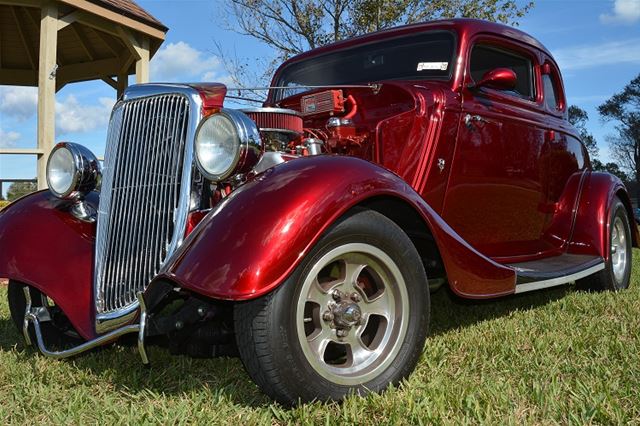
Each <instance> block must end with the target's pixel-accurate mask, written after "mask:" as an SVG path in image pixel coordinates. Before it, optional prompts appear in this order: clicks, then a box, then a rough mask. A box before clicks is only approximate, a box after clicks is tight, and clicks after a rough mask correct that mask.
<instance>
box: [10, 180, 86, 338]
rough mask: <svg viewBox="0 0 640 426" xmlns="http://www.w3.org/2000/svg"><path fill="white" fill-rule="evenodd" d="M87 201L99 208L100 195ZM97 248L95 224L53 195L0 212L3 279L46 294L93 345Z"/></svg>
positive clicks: (31, 198) (36, 197)
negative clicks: (95, 244)
mask: <svg viewBox="0 0 640 426" xmlns="http://www.w3.org/2000/svg"><path fill="white" fill-rule="evenodd" d="M87 200H88V201H89V202H90V203H91V204H93V205H94V207H95V206H97V204H98V195H97V193H95V192H94V193H91V194H89V196H88V197H87ZM94 242H95V224H91V223H86V222H82V221H80V220H78V219H76V218H75V217H73V216H72V215H71V214H70V213H68V212H67V211H66V208H65V202H63V201H61V200H60V199H58V198H56V197H54V196H53V195H52V194H51V193H50V192H49V191H41V192H36V193H35V194H31V195H29V196H27V197H24V198H22V199H20V200H19V201H16V202H15V203H13V204H11V205H9V206H8V207H6V208H5V209H4V210H3V211H1V212H0V277H3V278H9V279H12V280H16V281H20V282H23V283H25V284H29V285H31V286H33V287H35V288H37V289H38V290H40V291H41V292H43V293H45V294H46V295H47V296H49V297H50V298H51V299H52V300H53V301H54V302H55V303H56V305H57V306H59V307H60V309H62V310H63V311H64V313H65V314H66V315H67V317H68V318H69V320H70V321H71V323H72V324H73V326H74V327H75V328H76V330H77V331H78V333H80V334H81V335H82V337H84V338H85V339H91V338H93V337H95V329H94V322H93V321H94V307H93V290H92V289H93V285H92V283H93V248H94Z"/></svg>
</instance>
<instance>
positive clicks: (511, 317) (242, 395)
mask: <svg viewBox="0 0 640 426" xmlns="http://www.w3.org/2000/svg"><path fill="white" fill-rule="evenodd" d="M634 256H635V265H636V266H635V268H634V271H633V277H632V285H631V289H630V290H628V291H624V292H621V293H618V294H613V293H602V294H587V293H582V292H577V291H575V290H574V289H573V288H572V287H563V288H558V289H553V290H547V291H544V290H543V291H540V292H536V293H530V294H526V295H522V296H517V297H509V298H505V299H502V300H497V301H491V302H482V303H472V304H470V303H467V302H464V301H461V300H459V299H455V298H454V297H452V296H450V295H449V294H448V293H447V292H446V291H445V290H440V291H439V292H437V293H436V294H434V295H433V301H432V305H433V307H432V310H433V317H432V331H431V336H430V338H429V339H428V340H427V344H426V347H425V349H424V353H423V355H422V359H421V361H420V363H419V365H418V368H417V370H416V372H415V373H414V374H413V375H412V376H411V377H410V378H409V379H408V381H407V382H406V383H404V384H403V385H402V386H400V387H399V388H397V389H391V390H389V391H388V392H385V393H384V394H383V395H371V396H368V397H365V398H361V397H351V398H349V399H348V400H347V401H345V402H344V403H343V404H320V403H315V404H308V405H302V406H300V407H297V408H295V409H285V408H282V407H280V406H278V405H276V404H273V403H271V402H270V401H269V400H268V399H267V398H265V397H264V396H263V395H262V394H261V393H260V391H259V390H258V389H257V388H256V386H255V385H253V383H252V382H251V380H250V379H249V377H248V376H247V375H246V374H245V372H244V370H243V368H242V365H241V363H240V361H239V360H238V359H212V360H194V359H190V358H186V357H173V356H171V355H169V354H168V353H167V352H166V351H164V350H161V349H155V348H152V349H151V350H150V356H151V360H152V363H153V366H152V367H151V368H150V369H145V368H144V367H142V365H141V364H140V362H139V358H138V354H137V353H136V352H135V349H134V348H133V347H128V346H111V347H109V348H106V349H104V350H101V351H97V352H94V353H91V354H88V355H84V356H80V357H78V358H75V359H73V360H67V361H54V360H50V359H46V358H44V357H42V356H39V355H38V354H36V353H35V352H34V351H33V350H31V349H25V348H24V346H23V343H22V338H21V336H20V335H19V334H18V333H17V331H16V330H15V328H14V326H13V324H12V323H11V320H10V319H9V313H8V308H7V304H6V288H5V287H2V286H0V401H1V403H0V423H2V424H6V423H33V422H37V423H56V424H58V423H64V424H85V423H104V424H110V423H119V424H122V423H127V424H130V423H136V424H138V423H163V424H173V423H194V422H201V423H232V424H240V423H242V424H274V423H275V424H280V423H295V424H300V423H302V424H305V423H324V424H337V423H343V424H356V423H357V424H381V423H387V424H429V423H455V424H459V423H468V424H476V423H478V422H488V423H494V424H495V423H500V424H503V423H511V424H521V423H536V424H537V423H545V424H548V423H563V424H564V423H575V424H584V423H616V424H621V423H628V422H631V423H635V424H640V252H638V251H636V252H635V253H634Z"/></svg>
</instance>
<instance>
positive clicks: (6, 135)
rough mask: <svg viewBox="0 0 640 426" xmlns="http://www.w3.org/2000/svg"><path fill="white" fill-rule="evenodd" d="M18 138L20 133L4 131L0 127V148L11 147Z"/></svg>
mask: <svg viewBox="0 0 640 426" xmlns="http://www.w3.org/2000/svg"><path fill="white" fill-rule="evenodd" d="M18 139H20V133H18V132H13V131H11V130H9V131H5V130H3V129H2V128H1V127H0V148H11V147H13V146H15V144H16V142H17V141H18Z"/></svg>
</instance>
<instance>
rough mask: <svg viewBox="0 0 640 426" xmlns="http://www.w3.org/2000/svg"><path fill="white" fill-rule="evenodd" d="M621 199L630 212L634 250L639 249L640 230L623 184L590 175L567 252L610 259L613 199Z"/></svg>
mask: <svg viewBox="0 0 640 426" xmlns="http://www.w3.org/2000/svg"><path fill="white" fill-rule="evenodd" d="M616 196H617V197H618V198H620V199H621V201H622V203H623V204H624V205H625V207H626V208H627V213H628V215H629V223H630V225H631V234H632V237H633V246H634V247H638V244H639V242H640V238H639V237H638V227H637V225H636V222H635V219H634V217H633V212H632V210H631V200H630V199H629V195H628V193H627V190H626V188H625V186H624V184H623V183H622V182H621V181H620V179H618V178H617V177H616V176H613V175H611V174H609V173H597V172H589V173H588V176H587V177H586V179H585V183H584V190H583V194H582V197H581V198H580V206H579V207H578V209H577V216H576V224H575V228H574V231H573V236H572V238H571V242H570V244H569V248H568V252H569V253H576V254H591V255H594V254H597V255H599V256H602V257H603V258H605V259H608V258H609V238H608V237H609V234H608V227H609V208H610V206H611V202H612V200H613V197H616Z"/></svg>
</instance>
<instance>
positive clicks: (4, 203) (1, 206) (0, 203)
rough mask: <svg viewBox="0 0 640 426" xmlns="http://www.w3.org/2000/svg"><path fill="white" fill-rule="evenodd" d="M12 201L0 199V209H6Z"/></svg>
mask: <svg viewBox="0 0 640 426" xmlns="http://www.w3.org/2000/svg"><path fill="white" fill-rule="evenodd" d="M10 203H11V201H7V200H0V210H2V209H4V208H5V207H7V206H8V205H9V204H10Z"/></svg>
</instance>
